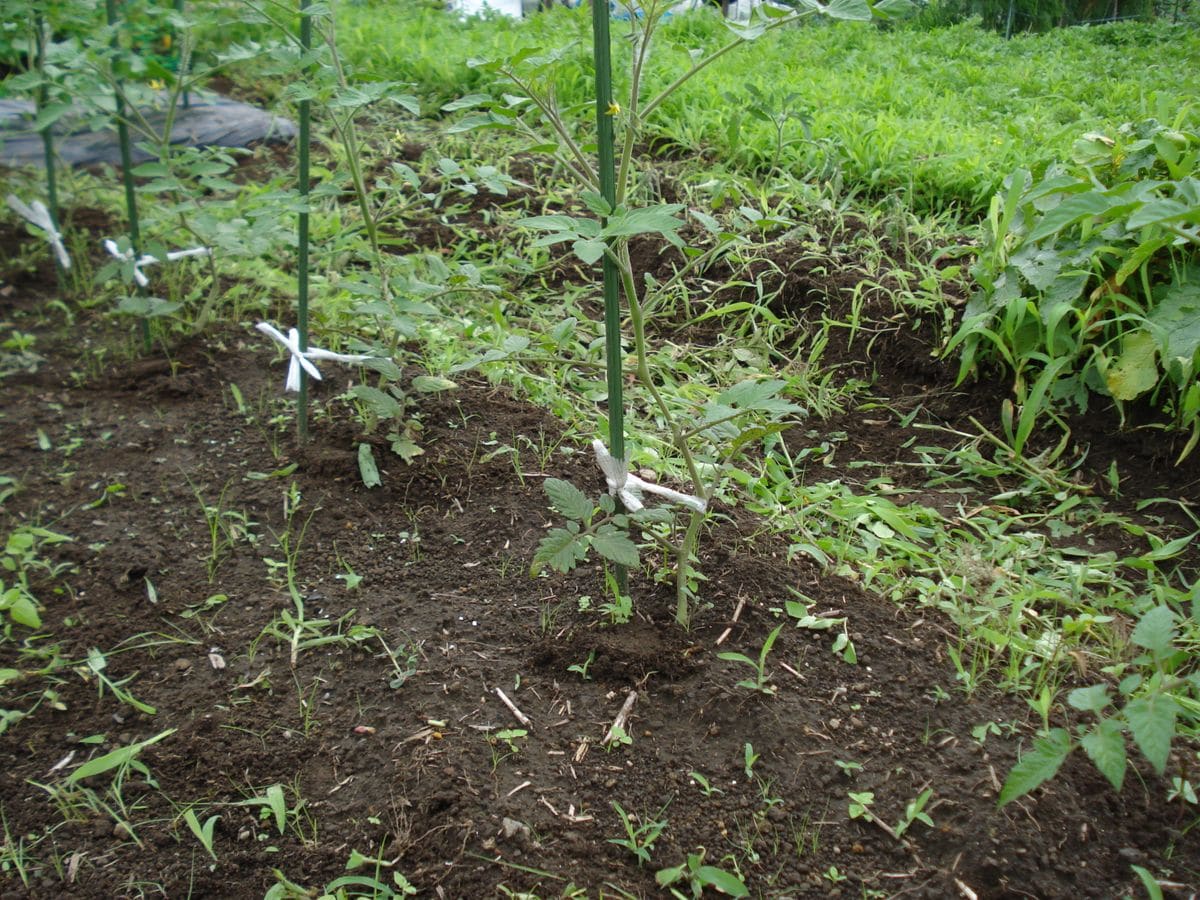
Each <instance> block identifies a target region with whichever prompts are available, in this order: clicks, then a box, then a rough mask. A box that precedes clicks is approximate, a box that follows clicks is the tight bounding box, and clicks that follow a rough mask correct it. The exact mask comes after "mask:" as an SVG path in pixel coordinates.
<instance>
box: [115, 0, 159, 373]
mask: <svg viewBox="0 0 1200 900" xmlns="http://www.w3.org/2000/svg"><path fill="white" fill-rule="evenodd" d="M104 14H105V18H106V20H107V22H108V25H109V27H110V28H113V27H114V26H115V25H116V24H117V3H116V0H104ZM118 46H119V41H118V39H117V34H116V32H115V31H114V33H113V38H112V47H113V49H114V50H115V49H117V47H118ZM114 65H115V60H114ZM113 83H114V86H115V90H114V95H115V96H114V101H115V103H116V108H115V110H114V113H113V118H114V119H115V120H116V123H117V141H118V142H119V143H120V145H121V180H122V182H123V183H124V186H125V209H126V211H127V213H128V215H129V250H130V252H131V253H132V254H133V258H134V259H137V258H138V257H139V256H140V255H141V252H142V249H141V248H142V233H141V228H140V227H139V225H138V209H137V195H136V194H135V193H134V186H133V151H132V149H131V147H130V143H129V124H128V123H127V121H126V108H125V92H124V90H123V89H122V86H121V79H120V77H119V76H117V75H116V72H115V70H114V73H113ZM136 290H137V292H138V293H139V294H143V295H144V294H145V290H144V289H142V288H141V287H140V286H137V287H136ZM141 330H142V346H143V347H144V348H145V349H146V350H147V351H149V349H150V320H149V319H148V318H147V317H145V316H142V321H141Z"/></svg>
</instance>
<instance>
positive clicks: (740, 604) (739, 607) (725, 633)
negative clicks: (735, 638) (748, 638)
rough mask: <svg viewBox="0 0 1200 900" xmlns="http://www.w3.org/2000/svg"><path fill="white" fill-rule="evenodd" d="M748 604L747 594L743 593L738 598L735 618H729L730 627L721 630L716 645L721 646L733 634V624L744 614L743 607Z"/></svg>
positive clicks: (734, 613)
mask: <svg viewBox="0 0 1200 900" xmlns="http://www.w3.org/2000/svg"><path fill="white" fill-rule="evenodd" d="M745 605H746V595H745V594H743V595H742V596H741V597H739V598H738V605H737V609H735V610H734V611H733V618H732V619H730V620H729V627H728V628H726V629H725V630H724V631H722V632H721V636H720V637H719V638H717V643H716V646H718V647H720V646H721V645H722V644H723V643H725V639H726V638H727V637H729V635H731V634H733V626H734V625H736V624H737V621H738V617H739V616H741V614H742V607H743V606H745Z"/></svg>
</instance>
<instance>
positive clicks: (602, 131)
mask: <svg viewBox="0 0 1200 900" xmlns="http://www.w3.org/2000/svg"><path fill="white" fill-rule="evenodd" d="M608 18H609V13H608V0H592V43H593V55H594V56H595V61H596V144H597V147H598V149H599V167H600V171H599V175H600V195H601V196H602V197H604V199H605V200H606V201H607V202H608V205H609V207H610V208H611V207H615V206H616V205H617V177H616V163H615V152H614V150H613V118H614V117H615V115H616V113H617V112H618V108H617V106H616V105H615V104H614V103H613V96H612V46H611V39H610V37H609V29H608ZM601 224H603V222H602V223H601ZM602 272H603V276H604V364H605V369H606V374H607V381H608V443H609V452H610V453H611V454H612V456H613V458H614V459H617V460H624V459H625V400H624V396H623V389H624V385H623V383H622V380H621V374H622V368H623V364H624V355H623V354H622V353H621V301H620V296H619V293H618V285H619V283H620V273H619V272H618V271H617V264H616V263H615V262H614V261H613V259H612V255H611V254H610V253H605V254H604V259H603V269H602ZM618 502H619V501H618ZM617 584H618V586H619V588H620V590H621V591H622V592H624V591H626V590H628V573H627V572H626V571H625V567H624V566H617Z"/></svg>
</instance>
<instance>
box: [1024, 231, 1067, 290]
mask: <svg viewBox="0 0 1200 900" xmlns="http://www.w3.org/2000/svg"><path fill="white" fill-rule="evenodd" d="M1011 262H1012V264H1013V265H1014V266H1016V267H1017V271H1018V272H1020V273H1021V275H1022V276H1023V277H1024V278H1025V280H1026V281H1028V282H1029V283H1030V284H1031V285H1033V287H1034V288H1036V289H1037V290H1039V291H1044V290H1046V289H1047V288H1049V287H1050V285H1052V284H1053V283H1054V281H1055V279H1056V278H1058V273H1059V272H1060V271H1062V267H1063V263H1064V262H1065V260H1064V258H1063V257H1062V256H1060V255H1059V254H1058V253H1056V252H1055V251H1054V250H1049V249H1045V248H1042V247H1039V246H1038V245H1037V244H1035V243H1032V242H1030V243H1028V244H1026V245H1025V246H1024V247H1022V248H1021V249H1020V250H1018V251H1017V252H1016V253H1014V254H1013V255H1012V259H1011Z"/></svg>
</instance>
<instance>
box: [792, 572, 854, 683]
mask: <svg viewBox="0 0 1200 900" xmlns="http://www.w3.org/2000/svg"><path fill="white" fill-rule="evenodd" d="M792 593H795V594H796V595H797V596H800V595H799V593H798V592H796V591H795V590H794V589H793V591H792ZM812 607H813V602H812V601H811V600H809V599H808V598H807V597H802V596H801V597H800V599H799V600H788V601H786V602H785V604H784V608H785V609H786V610H787V614H788V615H789V616H792V617H793V618H794V619H795V620H796V627H797V628H807V629H809V630H810V631H833V630H834V629H837V630H838V634H837V637H835V638H834V639H833V646H832V647H831V648H830V649H831V650H832V651H833V652H834V653H835V654H837V655H838V656H840V657H841V658H842V660H843V661H844V662H847V663H849V664H850V665H855V664H856V663H857V662H858V653H857V652H856V651H855V649H854V642H853V641H851V640H850V631H849V629H848V623H847V620H846V617H845V616H837V617H831V616H816V615H813V614H812Z"/></svg>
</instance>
